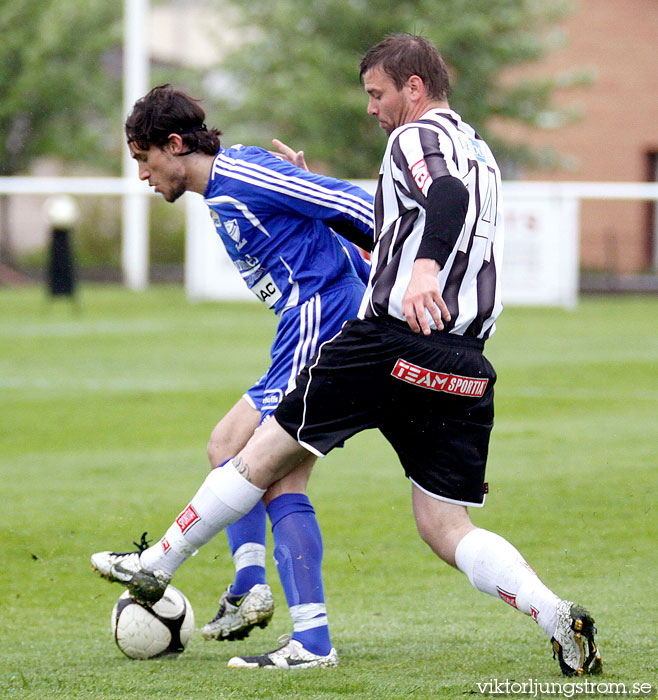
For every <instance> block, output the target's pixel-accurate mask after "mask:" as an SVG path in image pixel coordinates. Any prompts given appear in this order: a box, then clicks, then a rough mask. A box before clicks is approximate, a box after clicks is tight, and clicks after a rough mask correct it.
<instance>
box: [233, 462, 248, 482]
mask: <svg viewBox="0 0 658 700" xmlns="http://www.w3.org/2000/svg"><path fill="white" fill-rule="evenodd" d="M233 466H234V467H235V469H236V471H237V472H238V474H240V475H241V476H243V477H244V478H245V479H246V480H247V481H248V482H249V483H251V477H250V476H249V465H248V464H247V463H246V462H245V461H244V459H242V457H233Z"/></svg>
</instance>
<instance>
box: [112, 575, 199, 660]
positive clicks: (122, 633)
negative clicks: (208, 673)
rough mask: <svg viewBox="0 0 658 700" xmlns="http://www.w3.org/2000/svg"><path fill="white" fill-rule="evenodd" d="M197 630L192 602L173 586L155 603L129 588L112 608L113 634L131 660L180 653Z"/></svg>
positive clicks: (120, 647)
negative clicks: (132, 593) (141, 599)
mask: <svg viewBox="0 0 658 700" xmlns="http://www.w3.org/2000/svg"><path fill="white" fill-rule="evenodd" d="M193 631H194V611H193V610H192V606H191V605H190V601H189V600H188V599H187V598H186V597H185V596H184V595H183V594H182V593H181V592H180V591H179V590H178V589H177V588H174V587H173V586H167V589H166V590H165V592H164V595H163V596H162V598H160V600H159V601H158V602H157V603H155V604H154V605H151V606H149V605H146V604H145V603H141V602H139V601H138V600H135V599H134V598H131V597H130V593H129V592H128V591H126V592H125V593H124V594H123V595H122V596H121V597H120V598H119V600H117V602H116V605H115V606H114V608H113V609H112V634H113V635H114V639H115V641H116V643H117V646H118V647H119V649H121V651H122V652H123V653H124V654H125V655H126V656H128V657H130V658H131V659H152V658H154V657H156V656H164V655H165V654H178V653H180V652H181V651H183V650H184V649H185V647H186V646H187V643H188V641H189V640H190V637H191V636H192V632H193Z"/></svg>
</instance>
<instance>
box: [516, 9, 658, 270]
mask: <svg viewBox="0 0 658 700" xmlns="http://www.w3.org/2000/svg"><path fill="white" fill-rule="evenodd" d="M562 26H563V29H564V32H565V34H566V43H565V45H564V47H563V48H561V49H559V50H557V51H554V52H552V53H550V54H549V55H548V56H547V57H546V58H545V59H544V60H543V61H542V62H541V63H540V64H535V65H534V66H533V67H532V73H533V74H534V73H537V74H542V75H547V74H548V75H560V74H563V73H566V72H568V71H571V70H573V69H574V68H583V69H585V70H588V71H589V72H591V74H592V76H593V78H594V82H593V83H592V84H591V85H588V86H584V87H579V88H572V89H567V90H564V91H562V92H561V93H558V95H557V99H556V102H557V104H558V105H560V106H563V107H576V108H577V109H578V110H579V111H581V112H582V113H583V118H582V119H581V120H579V121H577V122H575V123H572V124H567V125H564V126H560V127H559V128H554V129H544V130H531V131H530V130H525V129H522V128H514V129H512V130H510V129H509V128H507V129H506V133H507V135H509V134H510V131H511V132H512V133H513V135H514V137H515V138H519V139H523V140H526V141H528V142H530V143H532V144H534V145H536V146H548V147H552V148H553V149H554V150H556V151H557V152H559V153H560V154H561V155H562V156H565V159H566V160H567V161H568V162H569V164H570V167H569V168H568V169H561V170H559V171H539V170H535V171H527V172H524V173H523V179H527V180H576V181H594V182H595V181H606V182H609V181H614V182H622V181H623V182H646V181H653V182H655V181H657V180H658V61H657V59H656V48H657V47H658V2H657V1H656V0H626V2H619V1H618V0H580V1H579V2H578V3H577V5H576V10H575V12H574V13H573V14H571V15H570V16H569V17H568V18H566V20H565V21H564V22H563V25H562ZM655 210H656V207H655V206H654V205H652V204H649V203H648V202H639V201H635V202H630V201H600V200H595V201H585V202H583V204H582V209H581V212H582V217H581V265H582V267H583V268H584V269H586V270H587V269H590V270H606V271H611V272H620V273H628V272H640V271H645V270H648V269H650V268H651V265H652V260H654V259H655V258H654V255H655V252H656V251H655V250H654V247H655V236H656V234H655V230H656V227H657V225H658V220H657V219H656V216H655Z"/></svg>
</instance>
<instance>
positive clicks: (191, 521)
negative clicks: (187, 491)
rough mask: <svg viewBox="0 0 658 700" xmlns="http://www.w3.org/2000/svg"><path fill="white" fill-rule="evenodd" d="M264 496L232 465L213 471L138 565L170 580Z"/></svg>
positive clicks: (263, 491)
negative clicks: (199, 550) (166, 576)
mask: <svg viewBox="0 0 658 700" xmlns="http://www.w3.org/2000/svg"><path fill="white" fill-rule="evenodd" d="M264 493H265V490H264V489H259V488H258V487H257V486H254V485H253V484H252V483H250V482H249V481H247V480H246V479H245V478H244V477H243V476H242V475H241V474H239V473H238V472H237V470H236V469H235V467H234V466H233V461H230V462H228V463H227V464H225V465H224V466H223V467H221V468H220V469H213V470H212V471H211V472H210V474H208V476H207V477H206V480H205V481H204V482H203V484H202V485H201V488H200V489H199V490H198V491H197V492H196V494H195V496H194V498H193V499H192V500H191V501H190V503H189V505H188V506H187V508H185V509H184V510H183V511H182V512H181V513H180V515H179V516H178V517H177V518H176V520H174V522H173V523H172V524H171V526H170V527H169V529H168V530H167V532H166V533H165V535H164V537H163V538H162V539H161V540H160V541H159V542H158V543H157V544H155V545H153V547H149V549H146V550H144V551H143V552H142V554H141V556H140V559H139V561H140V564H141V565H142V566H143V567H144V568H145V569H146V570H147V571H154V570H156V569H158V570H160V571H163V572H164V573H165V574H167V575H168V576H173V575H174V572H175V571H176V569H177V568H178V567H179V566H180V565H181V564H182V563H183V562H184V561H186V560H187V559H188V558H189V557H191V556H192V555H193V554H196V551H197V549H198V547H201V546H202V545H204V544H206V543H207V542H209V541H210V540H211V539H212V538H213V537H214V536H215V535H216V534H217V533H218V532H220V531H221V530H223V529H224V528H225V527H227V526H228V525H230V524H231V523H234V522H235V521H236V520H239V519H240V518H241V517H242V516H243V515H245V514H247V513H248V512H249V511H250V510H251V509H252V508H253V507H254V506H255V505H256V503H258V501H260V499H261V498H262V497H263V494H264Z"/></svg>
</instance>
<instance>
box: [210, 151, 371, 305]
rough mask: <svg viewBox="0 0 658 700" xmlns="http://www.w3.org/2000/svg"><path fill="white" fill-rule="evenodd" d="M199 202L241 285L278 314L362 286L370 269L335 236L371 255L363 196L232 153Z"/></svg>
mask: <svg viewBox="0 0 658 700" xmlns="http://www.w3.org/2000/svg"><path fill="white" fill-rule="evenodd" d="M204 197H205V201H206V204H207V205H208V206H209V207H210V213H211V216H212V218H213V221H214V224H215V228H216V230H217V233H218V234H219V236H220V238H221V239H222V242H223V243H224V246H225V247H226V251H227V252H228V254H229V257H230V258H231V260H233V263H234V264H235V266H236V267H237V269H238V271H239V272H240V274H241V276H242V278H243V279H244V281H245V283H246V284H247V286H248V287H249V289H250V290H251V291H252V292H253V293H254V294H255V295H256V296H257V297H258V298H259V299H260V300H261V301H263V302H264V303H265V304H266V305H267V306H268V307H269V308H271V309H274V311H275V312H276V313H277V314H281V313H282V312H283V311H285V310H286V309H290V308H293V307H295V306H298V305H299V304H302V303H304V302H305V301H307V300H308V299H310V298H311V297H312V296H313V295H314V294H315V293H317V292H320V291H323V290H326V289H327V288H329V287H330V286H332V285H334V284H335V283H338V282H343V281H347V282H349V281H353V280H355V279H361V280H362V281H365V280H364V279H363V278H364V275H367V271H368V265H367V263H364V261H363V260H362V259H361V257H360V256H359V254H358V252H357V251H356V249H355V248H354V246H353V245H352V244H351V243H350V242H349V241H348V240H345V239H344V238H343V237H342V236H339V235H337V234H336V233H335V231H338V232H340V233H341V234H344V235H345V236H347V237H349V238H350V239H351V240H355V241H357V242H359V244H361V245H362V246H363V247H366V246H367V248H368V249H369V248H370V242H371V241H372V236H373V226H374V220H373V206H372V197H371V196H370V195H369V194H368V193H367V192H365V191H364V190H362V189H361V188H359V187H356V186H355V185H351V184H349V183H347V182H343V181H342V180H336V179H334V178H329V177H324V176H322V175H316V174H314V173H309V172H307V171H305V170H302V169H300V168H297V167H295V166H294V165H292V164H291V163H289V162H288V161H286V160H284V159H282V158H279V157H278V156H275V155H273V154H271V153H269V152H268V151H266V150H264V149H262V148H256V147H253V146H252V147H244V146H232V147H231V148H226V149H220V151H219V153H218V154H217V156H216V157H215V160H214V162H213V166H212V170H211V173H210V179H209V181H208V186H207V188H206V191H205V193H204ZM332 229H334V230H335V231H334V230H332ZM362 241H363V242H364V243H362ZM366 241H368V242H366Z"/></svg>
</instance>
